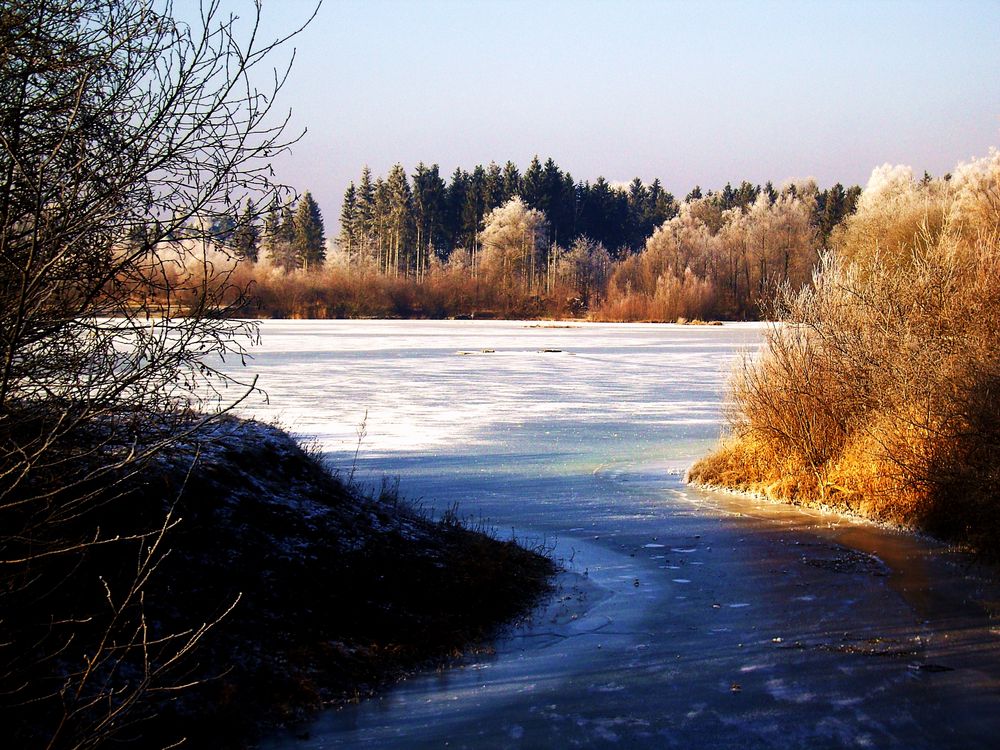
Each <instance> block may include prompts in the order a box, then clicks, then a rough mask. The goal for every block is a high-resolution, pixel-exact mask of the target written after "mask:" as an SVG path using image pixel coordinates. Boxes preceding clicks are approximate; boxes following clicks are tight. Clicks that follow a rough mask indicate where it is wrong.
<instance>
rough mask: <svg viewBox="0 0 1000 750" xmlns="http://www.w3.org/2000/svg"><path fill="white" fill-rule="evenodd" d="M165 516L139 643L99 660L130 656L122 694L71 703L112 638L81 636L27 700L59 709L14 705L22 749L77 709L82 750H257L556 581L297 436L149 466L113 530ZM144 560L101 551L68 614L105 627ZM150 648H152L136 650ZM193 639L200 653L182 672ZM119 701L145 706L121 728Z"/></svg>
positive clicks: (529, 555) (422, 662)
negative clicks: (372, 488)
mask: <svg viewBox="0 0 1000 750" xmlns="http://www.w3.org/2000/svg"><path fill="white" fill-rule="evenodd" d="M171 507H172V509H171ZM168 512H170V513H171V516H170V522H169V523H168V524H167V525H168V526H169V527H170V528H168V530H167V531H166V532H165V533H164V534H163V537H162V540H160V541H159V543H158V544H159V547H158V551H157V553H156V555H155V560H156V562H155V565H154V566H152V569H151V570H150V576H149V578H148V580H146V581H144V582H143V584H142V586H141V591H142V601H141V603H134V604H135V606H134V607H132V610H129V609H123V612H124V613H125V614H128V613H129V612H130V611H131V612H132V614H131V615H130V616H131V617H132V621H133V622H134V623H135V628H134V629H131V630H129V629H125V630H126V631H127V633H133V635H127V634H126V635H123V634H122V633H121V632H119V633H118V635H116V636H115V637H116V638H117V639H118V640H117V641H116V643H117V646H116V644H109V643H105V644H104V646H103V647H104V648H106V649H111V651H112V652H113V651H114V648H116V647H118V646H120V647H121V651H120V654H121V659H118V658H117V657H115V656H114V655H112V657H111V659H110V660H105V661H104V662H103V665H102V666H101V669H102V670H104V672H105V673H106V679H103V680H102V681H101V685H102V686H103V685H108V684H114V685H115V687H113V689H111V690H110V692H108V691H106V690H104V689H103V688H102V687H100V686H98V687H93V686H92V685H90V684H88V685H87V687H86V691H90V692H91V693H92V694H94V695H97V696H99V697H100V700H99V701H98V702H96V703H95V704H94V705H91V706H87V705H84V704H83V703H82V702H75V703H74V700H75V698H74V697H73V696H67V695H66V694H65V691H63V693H62V694H60V693H59V690H58V685H59V683H60V680H64V679H65V678H64V675H65V674H66V673H69V672H73V671H74V668H75V665H76V663H77V662H78V661H79V660H81V659H83V658H84V657H85V655H86V654H88V653H90V654H93V653H94V652H95V649H96V648H97V646H95V643H97V642H98V641H100V639H101V637H102V634H103V633H104V632H105V631H104V630H102V629H101V628H89V627H88V626H86V625H82V624H81V625H80V626H78V627H75V628H72V629H70V631H69V632H71V633H72V635H73V638H72V639H71V642H69V643H68V644H67V645H66V648H65V649H64V650H63V651H62V652H61V653H60V654H59V655H58V656H57V658H55V659H53V660H50V661H48V662H47V663H45V664H44V665H39V667H40V671H39V672H38V673H37V674H34V675H32V680H33V683H34V684H33V686H32V687H31V688H30V689H29V690H27V691H22V697H23V698H30V697H31V695H29V693H31V694H34V695H36V696H46V695H47V696H48V697H47V698H45V699H44V700H41V701H40V702H38V703H31V704H27V706H26V707H25V703H24V701H23V700H17V701H15V702H13V703H11V702H6V703H5V704H4V705H3V711H2V713H3V714H4V721H5V726H7V727H8V730H9V729H10V727H11V726H14V727H16V729H15V731H14V732H13V735H12V736H14V738H15V740H16V741H15V745H13V746H17V747H22V746H23V747H29V746H44V744H45V741H46V734H47V733H48V732H50V730H51V727H52V726H54V725H57V724H58V722H59V721H60V715H61V713H63V712H64V707H65V706H66V705H67V704H71V705H72V708H73V713H72V714H69V718H70V720H71V721H72V722H74V727H73V731H71V732H70V731H65V732H63V736H65V737H66V740H67V742H66V744H67V746H73V744H74V742H75V740H74V739H73V738H74V737H86V738H97V739H98V742H97V743H95V744H101V743H102V742H103V741H105V740H108V739H113V740H116V741H125V742H126V744H127V745H128V746H132V745H131V744H130V743H132V742H134V743H135V746H139V747H153V746H155V747H163V746H168V745H169V744H170V742H172V741H176V740H179V739H181V738H185V737H186V738H188V739H187V742H186V743H185V744H184V746H185V747H209V746H211V747H244V746H246V744H247V743H249V742H252V739H253V737H254V736H255V735H257V734H258V733H259V732H260V731H262V730H266V728H267V727H268V726H274V725H278V724H282V723H288V722H294V721H296V720H300V719H302V718H305V717H307V716H308V715H309V714H310V713H311V712H314V711H316V710H317V709H319V708H321V707H323V706H327V705H335V704H337V703H339V702H344V701H352V700H356V699H358V698H360V697H364V696H367V695H370V694H371V693H372V692H373V691H375V690H378V689H379V688H380V687H383V686H385V685H387V684H389V683H391V682H392V681H394V680H397V679H399V678H400V677H401V676H403V675H405V674H406V673H407V672H408V671H410V670H413V669H415V668H418V667H424V666H430V665H435V664H444V663H447V662H448V661H450V660H454V659H455V658H456V657H458V656H460V655H461V654H462V653H463V652H464V651H465V650H466V649H469V648H473V649H476V648H480V647H486V646H485V641H486V639H488V638H489V637H491V636H492V635H495V634H496V633H497V629H498V628H499V627H500V626H501V625H502V624H503V623H504V622H507V621H510V620H511V619H512V618H515V617H517V616H518V615H519V614H521V613H525V612H526V611H527V610H528V608H529V607H530V605H531V604H532V603H533V602H534V601H535V600H536V599H537V598H538V597H539V596H540V595H541V594H543V593H544V592H545V591H546V590H547V589H548V586H549V583H548V581H549V576H550V575H551V574H552V573H553V563H552V562H551V561H550V560H549V559H548V558H546V557H544V556H542V555H539V554H536V553H535V552H531V551H528V550H526V549H524V548H522V547H520V546H518V545H516V544H514V543H512V542H505V541H498V540H496V539H493V538H491V537H489V536H487V535H484V534H482V533H477V532H475V531H472V530H469V529H466V528H464V527H463V526H462V525H461V524H459V523H458V522H457V521H454V520H451V519H449V518H445V519H444V520H441V521H432V520H430V519H428V518H427V517H425V516H424V515H421V514H420V513H418V512H416V511H415V510H414V509H413V508H411V507H410V506H408V505H406V504H405V503H402V502H400V501H399V500H398V498H396V497H395V495H394V493H392V492H388V491H387V492H384V493H382V496H380V497H366V496H362V495H361V494H359V492H358V491H356V490H354V489H352V488H350V487H348V486H346V485H345V484H344V483H343V482H341V481H340V480H338V479H337V478H336V477H335V476H332V475H331V474H330V473H329V471H328V470H327V469H325V468H324V467H323V466H322V465H321V464H320V463H319V462H318V460H317V459H316V458H314V457H313V456H311V455H309V454H308V453H306V452H304V451H303V450H302V449H301V448H299V446H298V445H297V444H296V443H295V442H294V441H293V440H292V438H291V437H289V436H288V435H287V434H285V433H283V432H282V431H280V430H278V429H276V428H273V427H268V426H265V425H261V424H258V423H253V422H241V421H238V420H225V421H223V422H221V423H220V424H218V425H216V426H215V427H214V428H212V430H211V432H210V434H208V435H204V434H201V435H200V437H199V438H198V440H197V441H196V442H195V441H191V442H186V443H185V444H183V445H181V446H179V447H177V448H176V449H174V450H172V451H171V452H170V453H169V455H168V456H167V457H163V456H161V457H160V458H159V459H157V460H156V461H154V462H152V463H151V464H150V465H149V466H148V467H147V468H146V469H145V470H144V471H143V472H142V474H141V476H140V477H138V478H136V479H134V480H132V481H131V482H130V486H129V488H128V490H127V491H126V492H124V493H123V494H122V495H121V497H120V498H119V499H118V500H117V501H115V502H112V503H109V504H108V506H107V511H106V516H107V517H106V518H104V519H103V520H102V523H103V525H104V526H106V527H108V528H112V527H113V528H115V529H118V530H120V531H121V532H126V531H127V530H128V529H132V528H135V529H138V528H149V527H154V528H155V527H156V525H157V524H159V523H162V522H163V518H164V517H165V514H167V513H168ZM112 513H113V514H114V517H111V514H112ZM154 541H155V540H154ZM143 549H149V545H148V544H147V545H146V546H145V547H143ZM140 558H142V554H138V555H137V548H136V547H135V546H134V545H125V546H116V545H108V546H107V547H106V548H102V549H95V550H92V551H91V552H88V554H86V555H84V556H82V557H81V558H79V559H78V560H76V562H75V565H74V568H73V569H72V570H71V571H70V572H69V576H70V578H69V579H68V580H70V581H71V585H70V587H69V591H67V592H66V593H65V594H63V595H61V596H60V597H59V607H60V611H62V612H69V611H73V612H77V613H80V614H81V615H82V613H84V612H91V611H93V612H97V613H99V612H100V610H101V606H100V604H101V602H100V601H99V600H98V601H96V602H95V601H92V599H93V596H94V590H95V582H96V581H97V580H100V581H101V583H102V584H103V583H104V582H107V585H108V589H109V590H110V591H112V592H114V593H115V594H116V595H117V593H118V592H119V591H121V590H122V588H127V587H128V586H130V585H134V579H135V574H136V561H137V559H140ZM72 591H76V592H78V596H77V599H78V601H77V602H76V604H74V605H73V606H70V605H69V604H68V603H67V598H68V597H69V596H70V593H71V592H72ZM234 602H235V606H233V607H232V609H231V611H228V613H227V612H226V610H227V609H229V607H230V605H233V603H234ZM136 612H138V613H139V614H136ZM29 614H30V615H31V616H37V615H38V614H39V613H38V612H34V613H25V614H24V615H23V616H22V618H21V619H22V622H21V626H22V628H25V627H26V621H25V618H28V617H29ZM223 615H224V616H223ZM78 616H79V615H78ZM220 616H221V619H219V618H220ZM81 619H82V617H81ZM216 620H218V621H217V622H215V621H216ZM212 622H215V624H214V625H212V626H211V627H210V628H209V629H207V630H206V631H204V632H200V631H199V628H201V626H202V623H212ZM119 630H121V629H119ZM137 631H139V632H143V633H144V635H142V636H141V638H140V640H142V641H143V642H142V643H140V644H139V646H140V647H138V648H136V647H132V648H125V647H124V646H125V645H127V639H128V638H132V643H133V644H136V643H138V640H137V639H136V637H135V636H134V633H135V632H137ZM109 632H110V631H109ZM192 634H193V635H194V636H195V641H196V642H195V643H193V647H192V648H191V649H190V650H189V651H184V650H183V649H181V650H182V653H180V654H179V655H178V656H177V658H176V659H174V660H173V661H171V658H172V656H173V654H174V653H175V652H176V651H178V650H179V649H178V648H177V646H178V645H179V644H185V643H187V642H188V641H189V640H190V639H191V635H192ZM21 635H22V637H24V636H25V635H26V634H25V633H24V632H22V634H21ZM162 639H168V640H166V641H163V640H162ZM165 644H166V645H165ZM147 660H148V661H147ZM72 682H73V684H77V683H80V682H81V680H79V679H78V678H77V679H75V681H72ZM53 686H56V690H55V694H54V695H53V691H52V688H53ZM102 691H103V692H102ZM115 691H118V692H117V693H116V692H115ZM115 695H121V696H125V695H134V696H135V697H134V700H132V701H131V703H130V705H127V706H125V707H124V708H123V710H121V711H120V712H119V713H118V715H116V712H118V707H117V704H118V703H121V702H122V701H121V700H119V699H118V698H116V697H115ZM112 709H113V710H112ZM15 717H16V718H15ZM133 722H134V725H133ZM9 736H10V735H9ZM60 746H61V745H60Z"/></svg>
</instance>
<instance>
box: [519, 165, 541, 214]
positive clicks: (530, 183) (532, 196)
mask: <svg viewBox="0 0 1000 750" xmlns="http://www.w3.org/2000/svg"><path fill="white" fill-rule="evenodd" d="M542 189H543V188H542V163H541V162H540V161H539V160H538V155H537V154H536V155H535V158H534V159H532V160H531V164H529V165H528V170H527V171H526V172H525V173H524V177H523V178H521V197H522V198H523V199H524V202H525V204H526V205H527V206H528V208H541V204H542Z"/></svg>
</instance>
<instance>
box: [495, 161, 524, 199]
mask: <svg viewBox="0 0 1000 750" xmlns="http://www.w3.org/2000/svg"><path fill="white" fill-rule="evenodd" d="M520 194H521V173H520V172H519V171H518V169H517V165H516V164H514V162H512V161H508V162H507V163H506V164H504V165H503V180H502V184H501V189H500V197H499V200H500V203H499V204H498V205H500V206H502V205H504V204H505V203H507V201H509V200H510V199H511V198H513V197H514V196H515V195H520Z"/></svg>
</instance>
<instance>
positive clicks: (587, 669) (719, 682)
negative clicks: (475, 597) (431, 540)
mask: <svg viewBox="0 0 1000 750" xmlns="http://www.w3.org/2000/svg"><path fill="white" fill-rule="evenodd" d="M761 332H762V329H761V328H760V327H759V326H757V325H753V324H732V325H725V326H721V327H720V326H675V325H640V324H631V325H617V324H587V323H553V324H548V323H531V322H516V321H504V322H492V321H442V322H431V321H266V322H264V324H263V327H262V345H261V346H260V347H258V348H257V349H256V350H255V355H254V356H255V359H254V361H253V362H252V363H251V365H250V367H251V369H252V370H253V371H254V372H256V373H258V374H259V375H260V385H261V386H262V387H263V388H264V389H265V390H266V391H267V392H268V394H269V396H270V401H269V403H267V404H264V403H258V402H254V403H251V404H249V405H247V407H246V409H247V410H249V411H251V412H252V413H255V414H257V415H259V416H261V417H264V418H268V419H272V418H274V419H278V420H279V421H280V422H281V423H282V424H284V425H285V426H286V427H288V428H290V429H291V430H292V431H294V432H295V433H297V434H299V435H300V436H302V437H304V438H306V439H307V440H310V441H313V442H314V443H315V444H316V445H317V446H318V447H319V448H320V449H321V450H322V452H323V454H324V455H325V456H326V458H327V459H328V460H329V461H330V462H331V464H332V465H334V466H337V467H341V468H342V469H344V470H350V469H351V467H352V466H353V467H354V471H355V476H356V477H359V478H361V479H363V480H365V481H378V479H379V478H380V477H381V476H383V475H385V474H389V475H396V476H398V477H399V479H400V487H401V490H402V492H403V494H404V495H405V496H407V497H408V498H410V499H412V500H415V501H418V502H420V503H422V504H423V505H424V506H425V507H427V508H429V509H431V510H436V511H441V510H444V509H446V508H449V507H452V506H453V505H454V504H456V503H457V504H458V508H459V513H460V515H463V516H468V517H471V518H473V519H475V520H480V519H483V520H485V521H486V522H487V523H488V524H490V525H492V526H493V527H495V528H496V529H497V530H498V533H500V534H510V533H515V534H516V535H517V536H518V537H519V538H521V539H524V540H526V541H527V542H528V543H532V544H540V545H544V546H547V547H551V548H552V549H553V554H554V555H555V556H556V557H557V558H558V559H559V560H560V561H561V562H562V564H563V566H564V568H565V572H563V573H562V574H560V576H559V579H558V581H557V583H558V588H557V591H556V592H555V593H554V594H553V596H552V597H551V598H550V599H549V600H548V601H547V602H546V603H545V604H544V605H543V606H542V607H540V608H539V610H538V611H536V612H535V613H534V615H533V616H532V617H531V619H530V621H528V622H527V623H524V624H523V625H521V626H519V627H517V628H515V629H513V630H512V631H511V632H509V633H508V634H507V635H505V636H504V637H502V638H501V639H500V640H499V641H498V642H497V643H496V644H495V646H496V648H495V653H491V654H489V655H486V656H482V657H478V658H471V659H469V660H468V661H467V662H465V663H463V664H462V665H460V666H457V667H455V668H453V669H448V670H443V671H435V672H432V673H427V674H419V675H415V676H413V677H412V678H410V679H408V680H406V681H404V682H403V683H401V684H399V685H398V686H396V687H394V688H393V689H391V690H389V691H387V692H386V693H385V694H383V695H382V696H381V697H379V698H376V699H374V700H370V701H365V702H362V703H361V704H359V705H357V706H351V707H348V708H344V709H339V710H331V711H329V712H326V713H324V714H322V715H321V716H319V717H318V718H317V719H316V721H315V722H313V723H311V724H309V725H307V726H300V727H294V728H292V729H290V730H289V731H288V732H286V733H282V734H281V735H279V736H276V737H273V738H270V739H269V740H268V741H267V742H266V743H265V746H266V747H269V748H327V747H351V748H356V747H357V748H365V747H370V748H394V747H399V748H412V747H445V746H447V747H456V748H460V747H469V748H481V747H524V748H534V747H539V748H542V747H544V748H555V747H574V746H591V747H603V746H619V747H649V748H669V747H678V748H687V747H733V748H756V747H761V748H765V747H768V748H769V747H775V748H787V747H810V748H822V747H879V748H883V747H907V748H915V747H927V748H932V747H935V748H936V747H995V742H996V740H995V738H996V737H997V733H998V732H1000V711H998V709H1000V689H998V685H1000V636H998V633H1000V629H998V628H1000V623H995V622H994V621H993V620H992V619H991V617H992V612H993V611H994V610H995V609H1000V595H998V594H997V592H996V590H995V587H993V586H992V585H991V584H989V583H988V582H987V580H986V578H985V575H984V573H983V571H981V570H979V569H977V568H975V567H973V566H970V565H969V564H968V563H966V562H965V561H964V560H963V559H962V558H961V557H960V556H958V555H956V554H955V553H953V552H950V551H947V550H944V549H942V548H939V547H938V546H937V545H936V544H934V543H932V542H929V541H925V540H921V539H918V538H916V537H913V536H909V535H903V534H899V533H896V532H892V531H886V530H881V529H878V528H875V527H873V526H869V525H864V524H857V523H851V522H848V521H845V520H844V519H841V518H838V517H835V516H828V515H823V514H820V513H804V512H801V511H798V510H796V509H793V508H785V507H779V506H773V505H769V504H764V503H759V502H756V501H752V500H747V499H743V498H736V497H732V496H729V495H724V494H720V493H711V492H704V491H700V490H696V489H693V488H690V487H688V486H686V485H684V484H683V481H682V475H683V472H684V470H685V468H686V467H687V466H689V465H690V463H691V462H692V461H693V460H694V459H695V458H697V457H698V456H699V455H701V454H703V453H705V452H706V451H707V450H709V449H710V447H711V445H712V444H713V442H714V441H715V440H716V438H717V437H718V434H719V430H720V422H721V402H722V398H723V394H724V387H725V381H726V378H727V375H728V372H729V371H730V369H731V367H732V365H733V363H734V361H735V358H736V357H737V355H738V353H739V352H741V351H753V350H754V349H755V348H756V347H757V346H758V345H759V342H760V339H761ZM366 415H367V416H366ZM362 423H363V425H364V426H363V429H362V427H361V426H362ZM356 453H357V459H355V454H356Z"/></svg>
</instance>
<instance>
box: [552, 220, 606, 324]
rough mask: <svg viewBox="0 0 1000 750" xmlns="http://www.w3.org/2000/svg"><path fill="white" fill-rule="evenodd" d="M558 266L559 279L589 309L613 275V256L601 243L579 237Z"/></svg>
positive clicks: (562, 255) (563, 255) (560, 257)
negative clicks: (570, 288) (610, 275)
mask: <svg viewBox="0 0 1000 750" xmlns="http://www.w3.org/2000/svg"><path fill="white" fill-rule="evenodd" d="M556 265H557V274H558V277H559V279H560V280H562V281H564V282H566V283H568V284H569V285H570V286H571V287H572V288H573V289H574V290H575V291H576V292H577V294H579V296H580V301H581V303H582V306H583V308H588V307H590V305H591V302H592V301H593V297H594V296H595V295H597V294H599V293H600V292H601V291H602V290H603V289H604V286H605V284H606V282H607V278H608V275H609V274H610V273H611V255H610V254H609V253H608V251H607V248H605V247H604V245H602V244H601V243H600V242H594V241H593V240H592V239H590V238H589V237H577V238H576V240H575V241H574V242H573V246H572V247H571V248H570V249H569V250H568V251H566V252H565V253H562V254H561V255H560V256H559V258H558V261H557V264H556Z"/></svg>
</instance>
